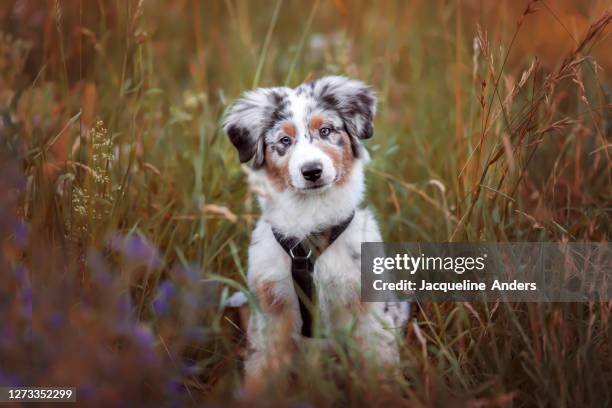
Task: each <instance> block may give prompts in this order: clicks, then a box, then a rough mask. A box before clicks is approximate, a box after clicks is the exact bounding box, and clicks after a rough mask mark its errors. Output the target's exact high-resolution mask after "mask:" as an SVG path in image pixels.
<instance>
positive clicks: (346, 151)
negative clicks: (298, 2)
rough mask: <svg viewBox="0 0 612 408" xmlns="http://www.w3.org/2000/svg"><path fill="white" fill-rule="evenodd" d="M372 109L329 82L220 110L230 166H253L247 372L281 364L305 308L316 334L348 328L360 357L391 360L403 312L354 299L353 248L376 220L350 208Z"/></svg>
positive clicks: (365, 92)
mask: <svg viewBox="0 0 612 408" xmlns="http://www.w3.org/2000/svg"><path fill="white" fill-rule="evenodd" d="M375 112H376V97H375V95H374V93H373V91H372V89H371V88H370V87H368V86H366V85H365V84H363V83H362V82H360V81H357V80H352V79H348V78H344V77H340V76H328V77H323V78H321V79H318V80H314V81H311V82H307V83H304V84H302V85H300V86H298V87H297V88H295V89H291V88H287V87H275V88H260V89H256V90H253V91H249V92H246V93H245V94H244V95H243V96H242V97H241V98H240V99H238V100H237V101H236V102H234V104H233V105H232V106H231V107H230V108H229V109H228V111H227V113H226V115H225V118H224V124H223V126H224V130H225V133H226V134H227V135H228V136H229V139H230V141H231V142H232V144H233V145H234V146H235V148H236V149H237V150H238V155H239V158H240V162H242V163H245V162H249V161H251V162H252V169H253V170H252V171H251V172H250V173H252V174H251V182H252V183H254V184H257V188H256V189H254V190H255V191H256V192H257V194H258V199H259V203H260V206H261V218H260V219H259V221H258V223H257V226H256V227H255V230H254V231H253V235H252V240H251V245H250V247H249V261H248V283H249V286H250V289H251V291H252V292H253V293H254V294H255V295H256V297H257V299H258V301H259V306H260V308H258V310H256V311H254V312H253V313H252V315H251V318H250V322H249V328H248V342H249V348H250V352H249V355H248V357H247V360H246V362H245V369H246V374H247V377H249V376H257V375H261V374H262V372H263V371H265V370H267V369H278V368H279V367H281V366H282V365H283V364H287V363H288V362H289V361H290V359H291V357H290V356H291V353H292V350H294V346H295V344H296V342H298V341H300V339H302V338H303V337H305V336H306V337H309V336H312V335H313V332H312V330H311V329H310V325H311V320H312V319H311V316H309V312H310V315H312V314H313V313H314V314H316V315H317V316H318V317H319V320H318V321H319V322H320V323H321V324H320V325H319V327H322V331H321V332H320V333H318V335H320V336H325V335H331V334H333V333H334V332H336V331H338V330H348V332H349V334H350V335H351V336H352V337H353V339H355V341H356V342H357V344H359V346H360V347H361V348H362V349H363V355H365V356H370V357H372V358H373V359H375V360H376V361H377V362H379V363H383V364H393V363H395V362H397V361H398V360H399V352H398V345H397V342H396V337H395V334H394V331H393V329H394V328H396V327H398V326H400V325H401V324H402V323H403V321H405V317H406V313H407V311H406V310H402V309H401V308H400V307H399V306H398V305H397V304H385V303H361V301H360V284H361V282H360V277H361V269H360V255H361V245H360V244H361V243H362V242H372V241H374V242H379V241H381V236H380V231H379V228H378V225H377V223H376V220H375V219H374V216H373V215H372V213H371V212H370V211H369V210H368V209H364V208H360V206H359V205H360V203H361V201H362V199H363V195H364V188H365V186H364V173H363V170H364V165H365V164H366V163H367V162H368V160H369V155H368V152H367V151H366V149H365V147H364V146H363V145H362V143H361V141H362V140H364V139H369V138H371V137H372V136H373V135H374V128H373V119H374V114H375ZM313 241H314V243H313ZM296 271H297V272H296ZM300 280H303V281H304V282H302V283H300V282H299V281H300ZM309 291H310V292H311V293H310V295H311V298H308V294H306V293H304V292H309Z"/></svg>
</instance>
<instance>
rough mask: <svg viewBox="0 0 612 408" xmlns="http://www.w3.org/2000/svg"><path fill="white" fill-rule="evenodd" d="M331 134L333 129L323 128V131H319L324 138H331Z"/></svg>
mask: <svg viewBox="0 0 612 408" xmlns="http://www.w3.org/2000/svg"><path fill="white" fill-rule="evenodd" d="M330 133H331V129H330V128H328V127H323V128H321V129H319V134H320V135H321V136H322V137H327V136H329V134H330Z"/></svg>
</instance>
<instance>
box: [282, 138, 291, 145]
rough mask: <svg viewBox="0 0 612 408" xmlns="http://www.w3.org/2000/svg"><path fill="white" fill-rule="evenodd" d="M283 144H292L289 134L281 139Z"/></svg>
mask: <svg viewBox="0 0 612 408" xmlns="http://www.w3.org/2000/svg"><path fill="white" fill-rule="evenodd" d="M279 142H281V143H282V144H283V145H285V146H289V145H290V144H291V138H290V137H288V136H283V137H282V138H281V140H279Z"/></svg>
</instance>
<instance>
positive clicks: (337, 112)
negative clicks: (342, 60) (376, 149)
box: [224, 76, 376, 194]
mask: <svg viewBox="0 0 612 408" xmlns="http://www.w3.org/2000/svg"><path fill="white" fill-rule="evenodd" d="M375 111H376V98H375V96H374V93H373V92H372V90H371V89H370V87H368V86H366V85H365V84H363V83H362V82H360V81H356V80H352V79H347V78H344V77H339V76H328V77H324V78H321V79H318V80H315V81H312V82H307V83H305V84H302V85H300V86H298V87H297V88H295V89H291V88H286V87H278V88H260V89H256V90H254V91H250V92H247V93H245V94H244V95H243V96H242V97H241V98H240V99H238V100H237V101H236V102H235V103H234V104H233V105H232V106H231V107H230V109H229V111H228V112H227V114H226V116H225V120H224V129H225V132H226V133H227V135H228V136H229V138H230V140H231V142H232V143H233V145H234V146H235V147H236V149H237V150H238V155H239V157H240V162H242V163H245V162H248V161H250V160H252V161H253V167H254V168H255V169H261V170H264V171H265V172H266V175H267V176H268V178H269V179H270V180H271V181H272V182H273V184H274V186H275V187H276V188H277V189H279V190H286V189H291V190H293V191H296V192H298V193H302V194H308V193H313V192H320V191H324V190H326V189H328V188H329V187H331V186H333V185H341V184H343V183H346V182H347V181H348V180H349V179H350V176H351V172H352V170H353V165H354V163H355V161H356V160H360V159H362V158H363V157H364V156H367V153H366V152H365V151H364V148H363V147H362V145H361V142H360V141H361V140H362V139H368V138H370V137H372V135H373V133H374V128H373V126H372V121H373V118H374V113H375Z"/></svg>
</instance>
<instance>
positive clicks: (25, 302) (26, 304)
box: [21, 286, 32, 320]
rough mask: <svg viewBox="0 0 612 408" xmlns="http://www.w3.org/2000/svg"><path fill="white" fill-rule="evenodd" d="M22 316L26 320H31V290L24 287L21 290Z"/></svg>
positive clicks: (28, 287)
mask: <svg viewBox="0 0 612 408" xmlns="http://www.w3.org/2000/svg"><path fill="white" fill-rule="evenodd" d="M21 299H22V306H23V309H22V310H23V315H24V317H26V318H27V319H28V320H32V288H31V287H30V286H26V287H24V288H23V289H22V290H21Z"/></svg>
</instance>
